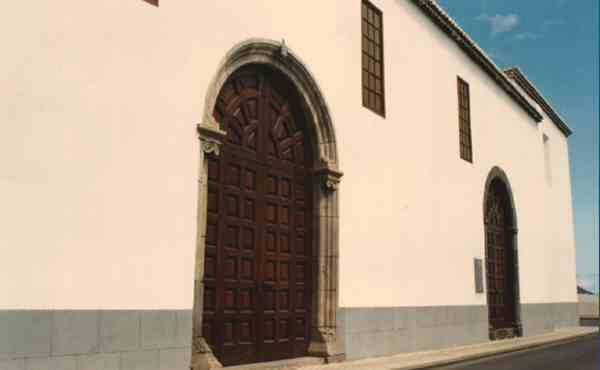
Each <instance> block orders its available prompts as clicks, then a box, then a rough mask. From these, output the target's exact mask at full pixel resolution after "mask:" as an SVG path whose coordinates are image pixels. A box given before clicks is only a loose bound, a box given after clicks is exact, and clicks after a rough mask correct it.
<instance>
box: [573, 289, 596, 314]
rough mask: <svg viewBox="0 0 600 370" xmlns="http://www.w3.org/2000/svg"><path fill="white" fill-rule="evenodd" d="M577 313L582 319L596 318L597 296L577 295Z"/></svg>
mask: <svg viewBox="0 0 600 370" xmlns="http://www.w3.org/2000/svg"><path fill="white" fill-rule="evenodd" d="M578 298H579V303H578V305H577V313H578V314H579V317H583V318H598V296H597V295H590V294H579V295H578Z"/></svg>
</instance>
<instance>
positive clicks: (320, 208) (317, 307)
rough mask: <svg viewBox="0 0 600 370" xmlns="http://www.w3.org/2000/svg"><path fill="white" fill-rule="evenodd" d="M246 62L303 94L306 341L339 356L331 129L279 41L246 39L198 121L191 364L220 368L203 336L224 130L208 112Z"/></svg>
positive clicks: (196, 368)
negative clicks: (209, 222) (215, 174)
mask: <svg viewBox="0 0 600 370" xmlns="http://www.w3.org/2000/svg"><path fill="white" fill-rule="evenodd" d="M248 64H264V65H268V66H269V67H271V68H274V69H276V70H277V71H279V72H280V73H282V74H283V75H285V76H286V77H287V78H288V79H289V80H290V81H291V82H292V84H293V85H294V86H295V88H296V89H297V91H298V93H299V95H300V97H301V98H302V99H301V100H302V102H301V104H302V105H303V106H302V109H303V111H304V113H305V117H306V119H307V122H306V123H307V129H308V135H309V139H310V140H311V142H312V143H311V144H312V145H311V147H312V148H313V158H315V163H316V165H315V167H314V168H313V179H314V180H313V181H314V182H315V184H314V189H315V191H314V199H313V207H314V210H313V215H314V216H313V217H314V218H313V230H314V233H313V248H314V250H313V269H312V271H314V272H315V276H314V279H313V284H314V286H313V289H312V292H313V297H312V304H313V306H312V312H313V314H312V323H311V331H312V332H311V342H310V345H309V354H310V355H313V356H318V357H323V358H325V359H326V361H328V362H333V361H341V360H343V359H344V357H345V356H344V350H343V345H342V343H341V342H340V341H339V339H338V338H339V337H338V335H337V326H336V315H337V309H338V281H339V278H338V256H339V253H338V239H339V238H338V191H337V187H338V184H339V182H340V178H341V177H342V172H341V171H340V170H339V167H338V152H337V144H336V139H335V131H334V128H333V123H332V121H331V116H330V114H329V109H328V107H327V104H326V102H325V100H324V98H323V96H322V94H321V91H320V89H319V87H318V86H317V83H316V82H315V79H314V78H313V76H312V75H311V73H310V72H309V71H308V69H307V68H306V67H305V65H304V64H303V63H302V62H301V61H300V59H299V58H298V57H297V56H296V55H295V54H294V53H293V52H292V51H291V50H289V49H288V47H287V46H286V45H285V43H284V42H281V43H279V42H275V41H271V40H265V39H250V40H247V41H244V42H242V43H240V44H238V45H236V46H235V47H233V49H231V51H230V52H229V53H228V54H227V55H226V57H225V58H224V60H223V61H222V63H221V65H220V66H219V68H218V72H217V74H216V76H215V77H214V79H213V81H212V83H211V85H210V87H209V90H208V93H207V96H206V101H205V106H204V117H203V122H202V123H201V124H199V125H198V133H199V137H200V179H199V197H198V236H197V245H196V263H195V275H194V308H193V345H192V369H193V370H200V369H214V368H220V367H222V366H221V364H220V363H219V361H218V360H217V359H216V358H215V357H214V355H213V354H212V352H211V350H210V347H209V346H208V345H207V343H206V341H205V339H204V338H203V337H202V311H203V297H204V285H203V277H204V256H205V242H206V217H207V215H206V213H207V172H208V168H207V163H206V160H205V156H206V155H218V154H219V146H220V145H221V143H222V142H223V138H224V137H225V132H224V131H222V130H221V129H220V127H219V125H218V123H217V122H215V121H214V119H213V116H212V113H213V109H214V107H215V103H216V99H217V97H218V94H219V92H220V90H221V88H222V86H223V84H224V83H225V81H226V80H227V78H228V77H229V76H230V75H231V74H232V73H234V72H235V71H236V70H238V69H239V68H241V67H243V66H245V65H248Z"/></svg>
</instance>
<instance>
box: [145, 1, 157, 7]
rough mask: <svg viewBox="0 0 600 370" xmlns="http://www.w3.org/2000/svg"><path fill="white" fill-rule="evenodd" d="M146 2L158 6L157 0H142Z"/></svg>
mask: <svg viewBox="0 0 600 370" xmlns="http://www.w3.org/2000/svg"><path fill="white" fill-rule="evenodd" d="M144 1H145V2H147V3H148V4H152V5H154V6H158V0H144Z"/></svg>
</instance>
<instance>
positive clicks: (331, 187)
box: [314, 160, 344, 192]
mask: <svg viewBox="0 0 600 370" xmlns="http://www.w3.org/2000/svg"><path fill="white" fill-rule="evenodd" d="M335 168H336V167H335V166H334V165H333V163H331V162H328V161H325V160H321V163H320V165H319V166H318V167H317V168H316V169H315V171H314V172H315V175H316V178H317V180H318V181H319V183H320V185H321V186H322V187H323V189H324V190H325V191H329V192H333V191H336V190H337V188H338V185H339V183H340V179H341V178H342V176H344V174H343V173H342V172H340V171H338V170H337V169H335Z"/></svg>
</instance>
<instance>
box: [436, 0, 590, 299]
mask: <svg viewBox="0 0 600 370" xmlns="http://www.w3.org/2000/svg"><path fill="white" fill-rule="evenodd" d="M438 3H439V4H440V5H441V6H442V7H443V8H444V9H445V10H446V11H447V12H448V13H449V14H450V15H451V16H452V17H453V18H454V19H455V20H456V21H457V23H458V24H459V25H460V26H461V27H462V28H463V29H464V30H465V31H466V32H467V33H468V34H469V35H470V36H471V38H473V39H474V40H475V41H476V42H477V43H478V44H479V46H480V47H482V48H483V49H484V50H485V51H486V52H487V53H488V55H489V56H490V57H491V58H492V59H493V60H494V62H495V63H496V64H497V65H498V66H499V67H500V68H507V67H511V66H515V65H516V66H519V67H520V68H521V70H522V71H523V72H524V73H525V74H526V75H527V77H528V78H529V79H530V80H531V81H532V82H533V83H534V84H535V85H536V86H537V88H538V89H540V91H541V92H542V94H543V95H544V96H545V97H546V98H547V99H548V100H549V101H550V103H551V105H552V106H553V107H554V109H556V110H557V111H558V112H559V114H560V115H561V116H562V117H563V119H564V120H565V121H566V122H567V124H568V125H569V126H570V127H571V129H573V131H574V134H573V135H572V136H571V137H570V138H569V146H570V159H571V180H572V186H573V203H574V204H573V206H574V217H575V238H576V243H577V273H578V275H579V279H580V281H581V282H582V283H583V284H584V285H585V286H587V287H588V288H594V285H595V288H596V289H598V282H596V283H595V284H594V280H597V279H598V275H597V273H598V242H597V236H596V241H595V242H594V225H597V224H598V220H597V219H598V0H533V1H523V0H438ZM594 215H595V216H594ZM594 219H595V221H594ZM594 246H595V247H594ZM593 274H596V275H595V278H594V276H593Z"/></svg>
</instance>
